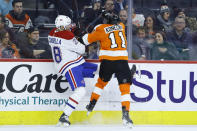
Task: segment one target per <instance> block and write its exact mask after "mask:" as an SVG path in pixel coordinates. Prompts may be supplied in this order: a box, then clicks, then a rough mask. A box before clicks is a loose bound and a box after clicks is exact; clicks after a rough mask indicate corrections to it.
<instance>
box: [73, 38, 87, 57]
mask: <svg viewBox="0 0 197 131" xmlns="http://www.w3.org/2000/svg"><path fill="white" fill-rule="evenodd" d="M72 43H73V45H72V47H71V48H72V49H73V51H74V52H76V53H78V54H80V55H82V54H84V53H85V45H84V44H82V43H81V42H79V41H78V40H77V39H76V38H73V42H72Z"/></svg>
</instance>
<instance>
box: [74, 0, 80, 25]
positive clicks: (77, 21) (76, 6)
mask: <svg viewBox="0 0 197 131" xmlns="http://www.w3.org/2000/svg"><path fill="white" fill-rule="evenodd" d="M74 5H75V9H76V15H77V16H76V17H77V20H76V23H77V27H79V28H80V27H81V26H80V21H79V19H80V17H79V9H78V3H77V0H74Z"/></svg>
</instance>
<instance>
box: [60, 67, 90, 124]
mask: <svg viewBox="0 0 197 131" xmlns="http://www.w3.org/2000/svg"><path fill="white" fill-rule="evenodd" d="M82 69H83V67H82V66H77V67H74V68H72V69H70V70H69V71H67V72H66V74H65V76H66V79H67V80H68V82H69V84H70V86H71V88H72V90H73V91H74V92H73V94H72V95H71V96H70V97H69V98H68V100H67V103H66V105H65V108H64V110H63V111H64V112H63V114H62V115H61V117H60V119H59V124H63V126H69V125H70V121H69V116H70V115H71V113H72V112H73V111H74V110H75V109H76V107H77V105H78V104H79V102H80V100H81V99H82V98H83V97H84V96H85V93H86V90H85V82H84V79H83V75H82Z"/></svg>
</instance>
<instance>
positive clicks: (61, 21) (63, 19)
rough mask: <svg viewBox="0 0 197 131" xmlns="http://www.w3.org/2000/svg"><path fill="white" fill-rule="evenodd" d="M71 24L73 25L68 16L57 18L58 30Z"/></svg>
mask: <svg viewBox="0 0 197 131" xmlns="http://www.w3.org/2000/svg"><path fill="white" fill-rule="evenodd" d="M70 24H71V19H70V18H69V17H68V16H65V15H58V16H57V18H56V19H55V26H56V28H60V26H63V27H64V28H66V26H68V25H70Z"/></svg>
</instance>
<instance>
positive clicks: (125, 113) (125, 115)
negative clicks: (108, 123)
mask: <svg viewBox="0 0 197 131" xmlns="http://www.w3.org/2000/svg"><path fill="white" fill-rule="evenodd" d="M122 122H123V125H125V126H126V127H129V128H132V127H133V121H132V120H131V119H130V117H129V111H126V110H125V108H124V107H123V109H122Z"/></svg>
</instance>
